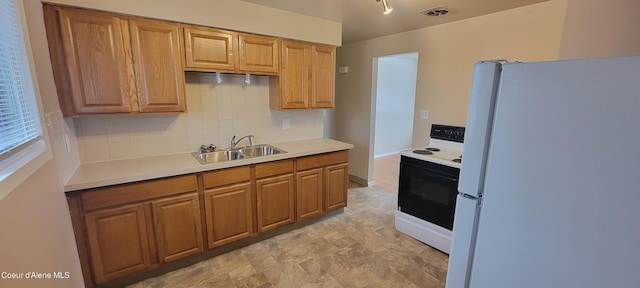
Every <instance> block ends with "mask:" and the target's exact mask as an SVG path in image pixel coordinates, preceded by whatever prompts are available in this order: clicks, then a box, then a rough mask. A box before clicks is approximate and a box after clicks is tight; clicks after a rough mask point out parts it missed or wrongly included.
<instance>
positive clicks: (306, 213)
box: [296, 151, 349, 220]
mask: <svg viewBox="0 0 640 288" xmlns="http://www.w3.org/2000/svg"><path fill="white" fill-rule="evenodd" d="M348 160H349V154H348V152H347V151H339V152H332V153H325V154H320V155H313V156H307V157H302V158H299V159H297V160H296V163H297V168H298V170H297V171H296V181H297V186H296V198H297V199H296V208H297V213H296V217H297V219H298V220H303V219H307V218H313V217H316V216H319V215H321V214H324V213H325V212H328V211H331V210H336V209H340V208H343V207H346V206H347V188H348V184H349V169H348V167H349V165H348V163H347V161H348Z"/></svg>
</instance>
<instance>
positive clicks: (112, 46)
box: [45, 6, 134, 114]
mask: <svg viewBox="0 0 640 288" xmlns="http://www.w3.org/2000/svg"><path fill="white" fill-rule="evenodd" d="M45 7H46V8H45V9H48V10H49V11H45V12H47V13H46V15H47V16H48V17H47V18H48V19H47V28H49V29H48V30H49V31H48V38H49V47H50V49H51V57H52V58H54V59H52V63H53V64H54V68H59V69H56V70H57V71H55V72H57V73H54V76H55V77H56V82H58V83H57V84H58V85H57V86H58V94H59V95H60V97H64V99H61V100H62V101H61V102H62V103H64V104H67V105H69V106H70V107H63V108H66V109H63V112H66V113H65V114H69V113H73V112H75V113H77V114H90V113H120V112H129V111H131V103H130V101H131V98H132V97H133V96H134V95H133V93H134V92H133V91H132V90H131V88H132V87H133V82H132V81H131V80H132V79H131V78H132V77H130V76H131V75H130V73H131V71H129V70H128V69H127V68H128V64H130V63H127V62H128V59H127V57H126V55H127V52H126V50H125V44H124V43H125V41H126V39H124V38H123V33H122V31H121V24H122V25H124V26H125V27H126V23H122V22H121V20H120V18H118V17H115V16H113V15H112V14H106V13H100V12H92V11H86V10H78V9H62V10H59V14H58V16H59V17H56V11H55V10H53V9H52V8H51V7H48V6H45ZM54 26H55V27H54ZM127 34H128V33H127ZM58 39H59V40H61V41H59V40H58ZM60 45H61V46H60ZM127 45H128V44H127ZM56 57H58V58H56ZM56 64H57V65H56ZM62 65H64V66H65V67H66V69H64V68H62V67H60V66H62ZM55 66H58V67H55ZM65 70H66V72H67V73H64V74H63V71H65ZM65 74H66V75H65ZM67 81H68V82H67ZM61 89H63V90H64V91H60V90H61ZM65 110H66V111H65ZM72 111H73V112H72Z"/></svg>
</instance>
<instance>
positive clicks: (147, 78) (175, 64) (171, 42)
mask: <svg viewBox="0 0 640 288" xmlns="http://www.w3.org/2000/svg"><path fill="white" fill-rule="evenodd" d="M129 27H130V30H131V51H132V54H133V63H134V71H135V76H136V88H137V89H136V90H137V91H138V104H139V105H140V112H180V111H185V110H186V107H187V105H186V103H185V88H184V71H183V66H184V65H183V64H182V44H180V42H181V41H182V34H181V31H180V26H179V25H178V24H176V23H169V22H162V21H155V20H143V19H131V20H129Z"/></svg>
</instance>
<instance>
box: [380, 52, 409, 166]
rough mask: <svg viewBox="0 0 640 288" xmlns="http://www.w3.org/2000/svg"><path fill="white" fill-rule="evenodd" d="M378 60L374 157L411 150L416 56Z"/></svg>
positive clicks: (399, 56)
mask: <svg viewBox="0 0 640 288" xmlns="http://www.w3.org/2000/svg"><path fill="white" fill-rule="evenodd" d="M377 60H378V65H377V71H378V75H377V85H376V87H377V89H376V90H375V94H376V97H375V105H374V106H375V116H374V118H375V132H374V134H375V137H374V138H375V145H374V147H375V148H374V155H376V156H377V155H388V154H389V153H394V152H398V151H401V150H404V149H407V148H411V141H412V136H413V112H414V106H415V101H416V73H417V72H418V54H417V53H411V54H404V55H393V56H386V57H380V58H378V59H377ZM375 70H376V69H374V71H375ZM374 73H375V72H374Z"/></svg>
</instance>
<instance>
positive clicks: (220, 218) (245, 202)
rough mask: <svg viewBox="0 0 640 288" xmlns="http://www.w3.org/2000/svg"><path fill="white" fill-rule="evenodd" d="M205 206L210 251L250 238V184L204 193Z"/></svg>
mask: <svg viewBox="0 0 640 288" xmlns="http://www.w3.org/2000/svg"><path fill="white" fill-rule="evenodd" d="M204 203H205V212H206V222H207V237H208V238H207V239H208V242H209V244H208V245H209V248H210V249H211V248H215V247H218V246H221V245H224V244H227V243H230V242H233V241H236V240H240V239H243V238H247V237H251V235H252V234H253V213H252V210H253V207H252V205H251V203H252V202H251V183H249V182H246V183H240V184H235V185H232V186H225V187H221V188H213V189H208V190H205V191H204Z"/></svg>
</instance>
